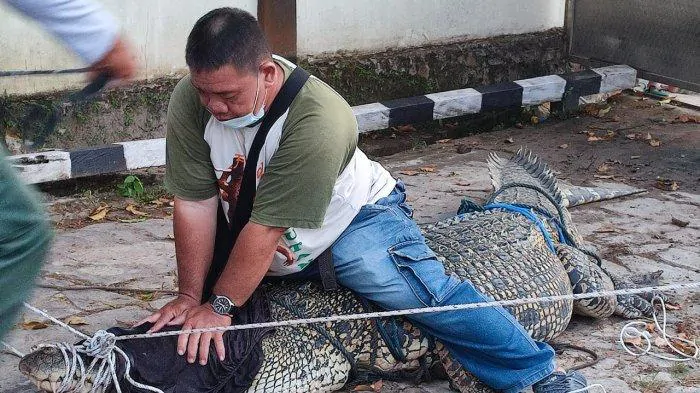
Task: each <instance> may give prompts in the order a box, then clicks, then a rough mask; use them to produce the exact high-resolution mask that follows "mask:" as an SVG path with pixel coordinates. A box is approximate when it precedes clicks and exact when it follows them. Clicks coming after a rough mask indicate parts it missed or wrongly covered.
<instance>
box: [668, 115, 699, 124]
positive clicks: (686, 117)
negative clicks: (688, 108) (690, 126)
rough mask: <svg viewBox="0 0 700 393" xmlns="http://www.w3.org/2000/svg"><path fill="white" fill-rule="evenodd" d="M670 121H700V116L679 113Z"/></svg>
mask: <svg viewBox="0 0 700 393" xmlns="http://www.w3.org/2000/svg"><path fill="white" fill-rule="evenodd" d="M672 123H700V116H689V115H685V114H684V115H680V116H678V117H677V118H675V119H674V120H673V121H672Z"/></svg>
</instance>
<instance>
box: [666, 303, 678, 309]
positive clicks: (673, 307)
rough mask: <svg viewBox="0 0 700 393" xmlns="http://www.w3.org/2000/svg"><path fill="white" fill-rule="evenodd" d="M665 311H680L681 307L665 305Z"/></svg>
mask: <svg viewBox="0 0 700 393" xmlns="http://www.w3.org/2000/svg"><path fill="white" fill-rule="evenodd" d="M665 304H666V309H667V310H680V309H681V306H680V305H679V304H671V303H665Z"/></svg>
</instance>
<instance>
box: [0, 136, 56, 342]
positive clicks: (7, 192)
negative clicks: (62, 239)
mask: <svg viewBox="0 0 700 393" xmlns="http://www.w3.org/2000/svg"><path fill="white" fill-rule="evenodd" d="M51 235H52V232H51V227H50V225H49V222H48V221H47V219H46V216H45V214H44V212H43V209H42V207H41V204H40V203H39V198H38V195H37V194H36V192H34V191H33V190H31V189H30V188H29V187H28V186H26V185H25V184H24V183H22V181H21V180H20V179H19V177H18V176H17V174H16V173H15V171H14V170H13V169H12V167H11V166H10V164H9V162H8V161H7V160H6V159H5V152H4V151H3V150H2V147H0V338H2V337H3V335H4V334H5V333H6V332H7V330H9V328H10V327H11V326H12V324H13V323H14V321H15V318H16V317H17V314H18V313H19V311H20V309H21V307H22V301H24V300H25V299H26V298H27V296H29V293H30V291H31V289H32V288H33V286H34V279H35V277H36V275H37V274H38V273H39V270H40V268H41V265H42V264H43V262H44V258H45V257H46V252H47V251H48V248H49V243H50V240H51Z"/></svg>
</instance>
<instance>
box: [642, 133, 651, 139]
mask: <svg viewBox="0 0 700 393" xmlns="http://www.w3.org/2000/svg"><path fill="white" fill-rule="evenodd" d="M644 139H645V140H647V141H650V140H651V134H650V133H648V132H647V134H646V135H644Z"/></svg>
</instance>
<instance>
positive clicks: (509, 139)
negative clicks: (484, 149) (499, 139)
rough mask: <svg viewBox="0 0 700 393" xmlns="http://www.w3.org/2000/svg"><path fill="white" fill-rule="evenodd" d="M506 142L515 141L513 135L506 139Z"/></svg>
mask: <svg viewBox="0 0 700 393" xmlns="http://www.w3.org/2000/svg"><path fill="white" fill-rule="evenodd" d="M503 142H505V143H513V137H508V138H507V139H506V140H505V141H503Z"/></svg>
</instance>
